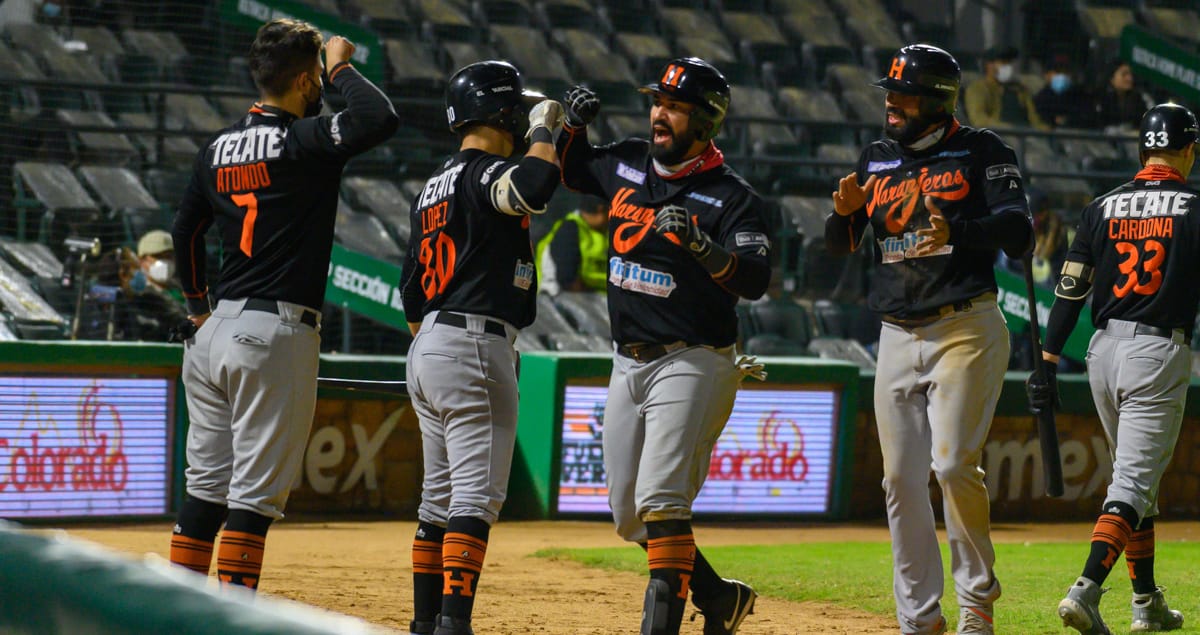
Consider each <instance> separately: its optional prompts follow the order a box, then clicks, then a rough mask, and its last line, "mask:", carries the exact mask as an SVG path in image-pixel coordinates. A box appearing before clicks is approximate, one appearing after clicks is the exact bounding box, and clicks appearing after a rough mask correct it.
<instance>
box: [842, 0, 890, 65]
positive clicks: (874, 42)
mask: <svg viewBox="0 0 1200 635" xmlns="http://www.w3.org/2000/svg"><path fill="white" fill-rule="evenodd" d="M846 28H847V29H849V31H850V32H851V33H852V34H853V36H854V39H855V40H856V41H858V43H859V46H861V47H862V59H863V63H864V64H866V65H868V66H872V67H876V68H878V67H882V66H883V65H884V64H886V63H887V62H888V60H890V59H891V58H892V55H894V54H895V53H896V51H897V50H898V49H899V48H900V47H902V46H904V40H903V39H901V38H900V30H899V29H898V28H897V27H896V23H895V22H893V21H892V19H891V17H889V16H888V15H887V14H886V13H885V14H879V13H872V14H868V15H855V14H850V16H849V17H847V18H846Z"/></svg>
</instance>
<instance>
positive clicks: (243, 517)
mask: <svg viewBox="0 0 1200 635" xmlns="http://www.w3.org/2000/svg"><path fill="white" fill-rule="evenodd" d="M271 520H272V519H270V518H268V517H266V516H261V515H259V514H256V513H254V512H251V511H246V510H244V509H235V510H232V511H230V512H229V520H227V521H225V531H222V532H221V546H220V548H219V549H218V550H217V577H218V578H219V579H220V580H221V582H222V583H223V584H233V585H237V586H244V587H246V588H249V589H257V588H258V580H259V578H260V577H261V576H262V563H263V549H264V548H265V547H266V544H267V530H268V529H270V528H271Z"/></svg>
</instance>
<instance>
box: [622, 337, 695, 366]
mask: <svg viewBox="0 0 1200 635" xmlns="http://www.w3.org/2000/svg"><path fill="white" fill-rule="evenodd" d="M687 347H688V343H687V342H682V341H681V342H671V343H670V344H622V345H620V346H618V347H617V352H618V353H620V354H621V355H624V356H625V357H628V358H629V359H632V360H633V361H635V362H638V363H640V364H644V363H646V362H652V361H654V360H656V359H658V358H660V357H662V356H663V355H666V354H667V353H673V352H675V351H677V350H679V349H682V348H687Z"/></svg>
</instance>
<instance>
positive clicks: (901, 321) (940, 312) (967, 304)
mask: <svg viewBox="0 0 1200 635" xmlns="http://www.w3.org/2000/svg"><path fill="white" fill-rule="evenodd" d="M995 297H996V294H994V293H992V292H991V291H988V292H987V293H981V294H979V295H977V296H975V297H973V298H968V299H966V300H959V301H958V302H951V303H950V304H943V305H942V306H939V307H937V308H935V309H929V310H928V311H923V312H921V313H916V314H913V315H910V316H908V317H903V318H898V317H892V316H890V315H885V316H883V318H882V319H883V321H884V322H887V323H889V324H895V325H897V326H906V327H909V328H913V327H918V326H929V325H930V324H933V323H934V322H937V321H938V320H940V319H942V318H944V317H946V316H947V315H951V314H953V313H958V312H960V311H970V310H971V307H972V306H974V303H975V302H982V301H984V300H989V299H994V298H995Z"/></svg>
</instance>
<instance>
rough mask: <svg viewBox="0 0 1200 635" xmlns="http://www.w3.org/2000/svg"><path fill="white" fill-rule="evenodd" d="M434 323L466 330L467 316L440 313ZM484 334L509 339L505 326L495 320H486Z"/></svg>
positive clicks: (446, 312)
mask: <svg viewBox="0 0 1200 635" xmlns="http://www.w3.org/2000/svg"><path fill="white" fill-rule="evenodd" d="M433 323H434V324H445V325H446V326H455V327H458V328H460V329H466V328H467V316H465V315H461V314H459V313H450V312H448V311H438V314H437V317H436V318H434V320H433ZM483 332H484V333H491V334H492V335H499V336H500V337H508V331H506V330H504V325H503V324H501V323H499V322H497V321H495V320H484V321H483Z"/></svg>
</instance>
